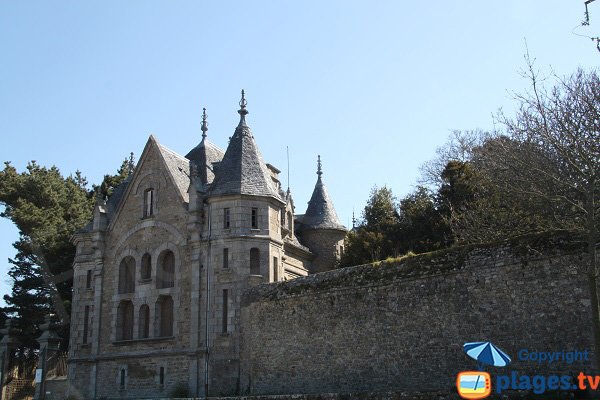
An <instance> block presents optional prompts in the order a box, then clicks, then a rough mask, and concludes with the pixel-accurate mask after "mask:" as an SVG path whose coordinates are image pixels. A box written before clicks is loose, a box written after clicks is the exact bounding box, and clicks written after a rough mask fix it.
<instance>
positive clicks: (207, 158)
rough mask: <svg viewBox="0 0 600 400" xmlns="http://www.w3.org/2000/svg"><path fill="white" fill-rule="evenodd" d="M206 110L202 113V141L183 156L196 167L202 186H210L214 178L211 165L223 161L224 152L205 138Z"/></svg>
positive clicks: (206, 127) (206, 126) (206, 125)
mask: <svg viewBox="0 0 600 400" xmlns="http://www.w3.org/2000/svg"><path fill="white" fill-rule="evenodd" d="M206 118H207V116H206V108H205V109H204V111H203V113H202V128H201V130H202V140H201V141H200V144H198V146H196V147H194V148H193V149H192V150H190V152H189V153H187V155H186V156H185V158H187V159H188V160H190V161H193V162H194V163H195V164H196V166H197V167H198V176H199V177H200V180H201V182H202V184H204V185H206V184H210V183H212V181H213V180H214V178H215V174H214V170H213V163H218V162H220V161H221V160H222V159H223V155H224V154H225V152H224V151H223V150H221V149H220V148H219V147H218V146H216V145H215V144H213V143H212V142H210V141H209V140H208V139H207V138H206V136H207V135H206V132H207V131H208V124H207V121H206Z"/></svg>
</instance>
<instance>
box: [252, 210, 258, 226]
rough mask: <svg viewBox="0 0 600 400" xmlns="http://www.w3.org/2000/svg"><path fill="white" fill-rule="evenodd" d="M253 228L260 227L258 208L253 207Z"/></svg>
mask: <svg viewBox="0 0 600 400" xmlns="http://www.w3.org/2000/svg"><path fill="white" fill-rule="evenodd" d="M252 229H258V209H257V208H253V209H252Z"/></svg>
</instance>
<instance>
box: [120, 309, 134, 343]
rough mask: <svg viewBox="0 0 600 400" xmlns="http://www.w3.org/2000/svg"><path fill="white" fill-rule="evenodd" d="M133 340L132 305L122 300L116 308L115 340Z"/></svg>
mask: <svg viewBox="0 0 600 400" xmlns="http://www.w3.org/2000/svg"><path fill="white" fill-rule="evenodd" d="M131 339H133V303H132V302H131V301H129V300H124V301H122V302H120V303H119V307H118V308H117V340H131Z"/></svg>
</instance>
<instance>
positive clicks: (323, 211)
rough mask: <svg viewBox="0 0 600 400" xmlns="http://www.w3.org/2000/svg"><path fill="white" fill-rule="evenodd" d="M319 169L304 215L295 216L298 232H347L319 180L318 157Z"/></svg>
mask: <svg viewBox="0 0 600 400" xmlns="http://www.w3.org/2000/svg"><path fill="white" fill-rule="evenodd" d="M318 165H319V167H318V170H317V175H318V178H317V183H316V185H315V189H314V190H313V193H312V196H311V198H310V201H309V202H308V208H307V209H306V213H304V215H302V216H299V215H298V216H296V218H298V221H299V222H300V224H301V225H300V226H299V230H306V229H337V230H341V231H347V229H346V227H345V226H344V225H342V224H341V222H340V219H339V218H338V216H337V213H336V212H335V208H334V207H333V202H332V201H331V199H330V198H329V194H328V193H327V189H326V188H325V184H324V183H323V180H322V179H321V175H322V174H323V173H322V172H321V158H320V157H319V164H318Z"/></svg>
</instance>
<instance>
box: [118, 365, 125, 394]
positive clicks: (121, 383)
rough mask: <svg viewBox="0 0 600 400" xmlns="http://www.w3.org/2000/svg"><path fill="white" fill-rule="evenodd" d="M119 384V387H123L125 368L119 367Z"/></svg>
mask: <svg viewBox="0 0 600 400" xmlns="http://www.w3.org/2000/svg"><path fill="white" fill-rule="evenodd" d="M119 381H120V382H119V385H120V386H121V389H125V368H121V377H120V379H119Z"/></svg>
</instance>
